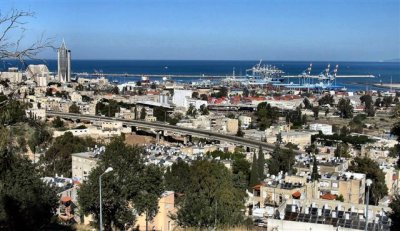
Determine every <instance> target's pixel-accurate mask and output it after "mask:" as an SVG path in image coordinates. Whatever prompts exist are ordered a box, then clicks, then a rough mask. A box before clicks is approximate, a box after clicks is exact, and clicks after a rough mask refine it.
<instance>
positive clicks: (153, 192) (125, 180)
mask: <svg viewBox="0 0 400 231" xmlns="http://www.w3.org/2000/svg"><path fill="white" fill-rule="evenodd" d="M142 155H143V149H142V148H139V147H137V146H127V145H125V143H124V141H123V139H122V138H121V137H117V138H114V139H113V140H112V141H111V143H110V144H109V145H107V147H106V151H105V152H104V154H103V156H102V161H101V162H100V163H99V165H98V166H97V167H96V168H95V169H93V170H92V171H91V173H90V175H89V177H88V181H87V182H85V183H84V184H82V186H81V189H80V191H79V192H78V195H79V204H80V205H81V208H82V210H83V212H84V213H85V214H94V218H95V219H96V220H98V218H99V200H98V190H99V185H98V182H99V176H100V174H102V173H104V171H105V170H106V169H107V168H108V167H112V168H113V169H114V171H112V172H110V173H108V174H105V175H104V176H103V177H102V196H103V222H104V228H105V229H104V230H111V228H112V227H111V224H113V225H114V226H115V227H117V228H118V229H125V228H129V227H130V226H133V224H131V222H132V218H134V216H135V215H134V214H133V212H132V207H131V206H133V207H134V209H135V210H136V212H137V214H139V215H140V214H143V213H145V214H146V216H147V217H148V220H151V219H152V217H154V215H155V214H157V211H158V206H157V204H158V198H159V197H160V196H161V194H162V192H163V191H164V189H163V184H162V172H161V170H160V169H159V168H158V167H156V166H155V165H145V164H144V160H143V156H142Z"/></svg>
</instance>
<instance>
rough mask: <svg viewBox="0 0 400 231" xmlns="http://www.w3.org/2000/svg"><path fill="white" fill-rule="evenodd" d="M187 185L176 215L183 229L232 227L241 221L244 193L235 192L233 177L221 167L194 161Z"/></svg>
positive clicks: (212, 163) (211, 163)
mask: <svg viewBox="0 0 400 231" xmlns="http://www.w3.org/2000/svg"><path fill="white" fill-rule="evenodd" d="M190 173H191V174H190V175H188V176H187V177H188V178H189V181H190V183H189V185H188V188H187V190H186V193H185V198H184V200H183V202H182V204H181V206H180V209H179V210H178V212H177V214H176V217H175V219H176V221H177V223H178V225H180V226H182V227H185V228H186V227H196V228H201V229H205V228H207V229H209V228H211V227H215V226H216V227H232V226H235V225H238V224H241V223H242V222H243V220H244V213H243V212H242V210H243V209H244V205H243V204H244V192H242V191H241V190H239V189H238V188H235V186H234V183H233V176H232V173H231V172H229V170H228V169H227V168H226V167H225V166H224V165H223V164H221V163H216V162H209V161H206V160H198V161H195V162H194V163H193V164H192V165H191V166H190Z"/></svg>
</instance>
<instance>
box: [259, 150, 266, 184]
mask: <svg viewBox="0 0 400 231" xmlns="http://www.w3.org/2000/svg"><path fill="white" fill-rule="evenodd" d="M257 164H258V166H257V168H258V177H259V181H262V180H264V177H265V174H264V169H265V157H264V153H263V150H262V147H261V146H260V147H259V148H258V159H257Z"/></svg>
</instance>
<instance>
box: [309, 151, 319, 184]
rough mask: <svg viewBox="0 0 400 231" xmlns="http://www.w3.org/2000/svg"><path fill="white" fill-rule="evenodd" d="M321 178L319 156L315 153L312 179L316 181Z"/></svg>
mask: <svg viewBox="0 0 400 231" xmlns="http://www.w3.org/2000/svg"><path fill="white" fill-rule="evenodd" d="M318 178H319V173H318V164H317V157H316V156H315V155H314V156H313V168H312V173H311V180H312V181H316V180H318Z"/></svg>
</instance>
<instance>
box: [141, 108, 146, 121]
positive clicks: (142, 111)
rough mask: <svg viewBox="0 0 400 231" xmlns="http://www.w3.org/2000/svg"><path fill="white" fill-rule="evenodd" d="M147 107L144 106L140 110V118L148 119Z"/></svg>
mask: <svg viewBox="0 0 400 231" xmlns="http://www.w3.org/2000/svg"><path fill="white" fill-rule="evenodd" d="M146 114H147V113H146V108H144V107H142V110H140V119H141V120H144V119H146Z"/></svg>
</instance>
